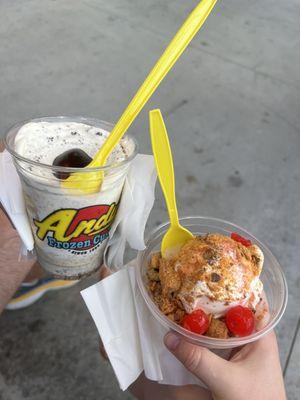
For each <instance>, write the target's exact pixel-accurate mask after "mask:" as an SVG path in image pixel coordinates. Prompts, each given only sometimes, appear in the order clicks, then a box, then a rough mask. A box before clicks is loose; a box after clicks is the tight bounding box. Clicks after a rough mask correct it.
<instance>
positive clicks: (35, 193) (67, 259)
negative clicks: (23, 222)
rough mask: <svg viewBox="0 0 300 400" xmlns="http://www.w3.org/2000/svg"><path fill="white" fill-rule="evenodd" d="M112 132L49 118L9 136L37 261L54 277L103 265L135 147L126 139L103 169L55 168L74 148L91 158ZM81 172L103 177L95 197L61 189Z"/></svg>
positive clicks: (83, 121) (77, 120)
mask: <svg viewBox="0 0 300 400" xmlns="http://www.w3.org/2000/svg"><path fill="white" fill-rule="evenodd" d="M111 130H112V125H111V124H109V123H106V122H103V121H100V120H97V119H88V118H83V117H45V118H39V119H34V120H30V121H26V122H23V123H21V124H18V125H15V126H14V127H12V128H11V129H10V130H9V131H8V133H7V134H6V137H5V143H6V148H7V150H8V151H9V152H10V153H11V155H12V156H13V160H14V164H15V166H16V169H17V171H18V174H19V177H20V180H21V183H22V188H23V193H24V198H25V205H26V210H27V214H28V218H29V221H30V225H31V229H32V233H33V236H34V242H35V250H36V254H37V258H38V261H39V263H40V264H41V266H42V267H43V268H44V269H45V270H46V271H48V272H49V273H51V274H52V275H54V276H56V277H59V278H63V279H79V278H81V277H83V276H86V275H89V274H91V273H92V272H94V271H96V270H97V269H98V268H99V267H100V265H101V263H102V259H103V253H104V250H105V247H106V244H107V241H108V239H109V229H110V227H111V225H112V223H113V221H114V218H115V216H116V214H117V210H118V204H119V201H120V197H121V194H122V189H123V185H124V181H125V178H126V174H127V172H128V170H129V167H130V163H131V161H132V159H133V158H134V157H135V155H136V154H137V144H136V142H135V140H134V139H133V138H132V137H130V136H125V137H124V138H123V139H122V140H121V141H120V144H118V145H117V147H116V149H114V151H113V152H112V155H111V156H110V158H109V159H108V163H107V165H105V166H104V167H99V168H74V167H67V166H59V165H55V166H54V165H53V164H52V161H53V158H55V157H56V156H59V155H60V154H61V153H64V152H65V151H71V150H72V149H74V148H76V149H77V150H78V149H79V151H80V150H83V151H85V152H86V153H87V154H88V155H89V156H90V157H91V158H92V157H93V156H94V155H95V154H96V152H97V151H98V149H99V148H100V147H101V144H102V143H104V141H105V139H106V137H107V136H108V134H109V132H110V131H111ZM56 142H57V143H56ZM72 151H73V150H72ZM79 170H80V172H81V173H82V175H81V176H83V177H87V178H88V177H89V174H90V173H91V172H96V171H101V172H102V173H103V177H104V178H103V182H102V185H101V189H100V190H99V191H98V192H97V193H88V194H87V193H84V192H80V191H79V190H78V189H69V188H68V189H65V188H63V187H62V185H61V181H62V179H66V178H67V177H68V176H69V175H70V174H71V173H76V172H78V171H79ZM95 175H96V174H94V176H95ZM96 176H97V175H96ZM83 180H84V178H83ZM82 184H83V185H84V182H83V183H82Z"/></svg>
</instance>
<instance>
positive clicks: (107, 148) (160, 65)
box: [90, 0, 217, 166]
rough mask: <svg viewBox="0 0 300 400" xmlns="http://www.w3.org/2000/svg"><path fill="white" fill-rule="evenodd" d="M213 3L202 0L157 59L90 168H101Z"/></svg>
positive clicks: (210, 0)
mask: <svg viewBox="0 0 300 400" xmlns="http://www.w3.org/2000/svg"><path fill="white" fill-rule="evenodd" d="M216 2H217V0H202V1H201V3H200V4H198V6H197V7H196V8H195V9H194V11H192V13H191V14H190V15H189V16H188V18H187V19H186V21H185V22H184V24H183V25H182V27H181V28H180V29H179V31H178V32H177V33H176V35H175V36H174V38H173V39H172V41H171V43H170V44H169V46H168V47H167V48H166V50H165V51H164V53H163V54H162V56H161V57H160V58H159V60H158V61H157V63H156V64H155V66H154V67H153V69H152V70H151V72H150V74H149V75H148V77H147V78H146V80H145V81H144V83H143V84H142V86H141V87H140V88H139V90H138V91H137V93H136V95H135V96H134V97H133V99H132V100H131V102H130V103H129V105H128V106H127V108H126V109H125V111H124V113H123V114H122V116H121V117H120V119H119V121H118V122H117V123H116V125H115V126H114V128H113V130H112V132H111V134H110V135H109V137H108V138H107V140H106V141H105V143H104V145H103V146H102V148H101V149H100V150H99V151H98V153H97V154H96V156H95V157H94V159H93V161H92V162H91V164H90V166H101V165H104V164H105V162H106V160H107V158H108V156H109V154H110V153H111V151H112V150H113V148H114V147H115V145H116V144H117V143H118V142H119V141H120V139H121V138H122V136H123V135H124V133H125V132H126V131H127V130H128V128H129V127H130V125H131V124H132V122H133V121H134V120H135V118H136V117H137V115H138V114H139V112H140V111H141V110H142V108H143V107H144V105H145V104H146V102H147V101H148V100H149V98H150V97H151V95H152V94H153V93H154V91H155V90H156V89H157V87H158V85H159V84H160V82H161V81H162V80H163V79H164V77H165V76H166V75H167V73H168V72H169V71H170V69H171V68H172V67H173V65H174V64H175V62H176V61H177V60H178V58H179V57H180V56H181V54H182V53H183V51H184V50H185V49H186V47H187V46H188V45H189V43H190V42H191V40H192V39H193V37H194V36H195V35H196V33H197V32H198V31H199V29H200V28H201V26H202V25H203V24H204V22H205V20H206V18H207V17H208V16H209V14H210V12H211V11H212V9H213V7H214V5H215V4H216Z"/></svg>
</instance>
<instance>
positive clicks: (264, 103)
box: [0, 0, 300, 400]
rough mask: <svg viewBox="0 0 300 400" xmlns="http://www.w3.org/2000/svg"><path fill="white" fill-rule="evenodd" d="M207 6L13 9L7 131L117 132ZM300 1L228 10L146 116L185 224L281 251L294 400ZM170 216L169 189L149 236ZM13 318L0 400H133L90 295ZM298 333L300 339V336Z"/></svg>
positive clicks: (189, 2)
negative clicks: (163, 138)
mask: <svg viewBox="0 0 300 400" xmlns="http://www.w3.org/2000/svg"><path fill="white" fill-rule="evenodd" d="M196 3H197V1H196V0H186V1H184V2H183V1H180V0H176V1H175V0H174V1H170V0H163V1H159V0H148V1H141V0H110V1H105V0H82V1H78V0H76V1H74V0H60V1H55V0H53V1H50V0H43V1H38V0H27V1H26V2H25V1H21V0H14V1H10V0H2V1H1V2H0V44H1V45H0V132H1V135H2V134H3V133H4V132H5V130H6V129H7V128H8V127H9V126H10V125H12V124H13V123H15V122H17V121H20V120H23V119H26V118H30V117H34V116H40V115H62V114H66V115H68V114H73V115H74V114H81V115H88V116H96V117H100V118H102V119H104V120H108V121H116V119H117V118H118V116H119V115H120V113H121V112H122V109H123V107H124V106H125V105H126V104H127V102H128V99H129V98H130V97H131V96H132V95H133V94H134V92H135V90H136V88H137V87H138V85H139V84H140V83H141V82H142V80H143V79H144V77H145V76H146V74H147V73H148V71H149V69H150V68H151V66H152V65H153V63H154V61H155V60H156V59H157V57H158V56H159V55H160V54H161V52H162V50H163V49H164V47H165V45H166V44H167V42H168V41H169V39H170V38H171V37H172V35H173V34H174V33H175V31H176V29H177V28H178V27H179V26H180V24H181V22H182V21H183V19H184V18H185V16H186V15H187V14H188V12H189V11H190V10H191V9H192V8H193V6H195V5H196ZM299 65H300V3H299V1H298V0H289V1H288V2H280V3H278V2H276V1H275V0H265V1H264V2H261V1H258V0H252V1H248V0H240V1H234V0H226V1H220V4H219V5H218V6H217V7H216V10H215V11H214V13H213V14H212V16H211V17H210V18H209V19H208V21H207V23H206V25H205V27H204V28H203V30H202V31H201V33H200V34H199V35H198V36H197V38H196V39H195V40H194V41H193V43H192V46H191V47H190V48H189V49H188V51H187V52H186V53H185V54H184V55H183V57H182V58H181V60H180V61H179V62H178V64H177V65H176V67H175V68H174V70H173V71H172V72H171V73H170V75H169V76H168V77H167V79H166V80H165V81H164V82H163V84H162V85H161V87H160V88H159V90H158V91H157V93H156V94H155V95H154V97H153V98H152V100H151V102H150V103H149V104H148V105H147V107H146V108H145V110H144V111H143V113H142V114H141V116H140V117H139V118H138V120H137V121H136V122H135V123H134V125H133V127H132V129H131V131H132V132H133V133H134V134H135V135H136V137H137V138H138V140H139V143H140V148H141V151H142V152H150V143H149V138H148V121H147V111H148V110H149V109H150V108H151V107H160V108H161V109H162V111H163V113H164V115H165V116H166V123H167V127H168V131H169V133H170V136H171V141H172V148H173V151H174V157H175V168H176V176H177V195H178V203H179V208H180V214H181V215H188V214H202V215H210V216H215V217H220V218H224V219H227V220H231V221H233V222H235V223H237V224H239V225H241V226H243V227H245V228H246V229H247V230H249V231H250V232H252V233H253V234H254V235H256V236H257V237H258V238H259V239H261V240H262V241H263V242H265V243H266V244H267V245H269V246H270V248H271V249H272V250H273V251H274V253H275V255H276V256H277V257H278V259H279V261H280V262H281V264H282V267H283V269H284V271H285V274H286V277H287V280H288V284H289V292H290V294H289V304H288V308H287V311H286V314H285V316H284V318H283V320H282V321H281V323H280V324H279V326H278V329H277V333H278V338H279V345H280V354H281V360H282V365H283V368H284V371H285V381H286V386H287V391H288V395H289V397H288V398H289V400H297V399H299V398H300V386H299V375H300V361H299V360H300V332H299V318H300V311H299V304H300V302H299V300H300V295H299V286H300V272H299V271H300V268H299V259H300V235H299V232H300V205H299V199H300V157H299V153H300V76H299ZM166 218H167V216H166V212H165V207H164V203H163V201H162V196H161V192H160V190H158V191H157V200H156V204H155V208H154V210H153V212H152V217H151V220H150V221H149V229H150V228H152V227H154V226H155V225H156V224H158V223H160V222H161V221H163V220H166ZM87 285H88V282H82V283H81V284H80V285H78V286H76V287H74V288H72V289H70V290H66V291H61V292H57V293H49V294H48V295H46V296H45V297H44V298H43V299H42V300H41V301H39V302H38V303H36V304H35V305H34V306H32V307H30V308H28V309H26V310H24V311H17V312H5V313H4V314H3V315H2V316H1V318H0V399H1V400H2V399H3V400H23V399H29V400H48V399H49V400H52V399H55V400H71V399H72V400H73V399H76V400H81V399H82V400H87V399H99V400H109V399H130V398H131V397H130V395H129V394H127V393H121V392H120V391H119V390H118V385H117V382H116V380H115V378H114V375H113V373H112V371H111V368H110V366H109V365H107V364H106V363H105V362H103V361H102V360H101V359H100V357H99V355H98V337H97V332H96V329H95V327H94V325H93V323H92V321H91V318H90V316H89V314H88V313H87V311H86V309H85V306H84V304H83V302H82V300H81V298H80V295H79V289H80V287H79V286H81V287H86V286H87ZM297 326H298V330H297Z"/></svg>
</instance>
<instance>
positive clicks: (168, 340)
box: [165, 333, 180, 351]
mask: <svg viewBox="0 0 300 400" xmlns="http://www.w3.org/2000/svg"><path fill="white" fill-rule="evenodd" d="M179 343H180V339H179V337H178V336H177V335H175V334H174V333H167V335H166V336H165V345H166V346H167V347H168V349H169V350H171V351H174V350H175V349H176V348H177V347H178V345H179Z"/></svg>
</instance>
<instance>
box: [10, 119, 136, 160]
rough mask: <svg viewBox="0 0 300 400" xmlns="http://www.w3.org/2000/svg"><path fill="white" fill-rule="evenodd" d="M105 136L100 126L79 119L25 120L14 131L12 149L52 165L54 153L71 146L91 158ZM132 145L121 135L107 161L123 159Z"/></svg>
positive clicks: (68, 148)
mask: <svg viewBox="0 0 300 400" xmlns="http://www.w3.org/2000/svg"><path fill="white" fill-rule="evenodd" d="M108 136H109V132H108V131H106V130H104V129H101V128H99V127H96V126H91V125H87V124H83V123H79V122H66V121H63V122H46V121H40V122H29V123H27V124H25V125H23V126H22V127H21V128H20V130H19V131H18V134H17V136H16V138H15V151H16V152H17V153H18V154H19V155H21V156H23V157H25V158H27V159H29V160H32V161H36V162H38V163H42V164H47V165H52V163H53V161H54V159H55V158H56V157H57V156H58V155H60V154H62V153H63V152H65V151H67V150H71V149H74V148H80V149H81V150H83V151H85V152H86V153H87V154H88V155H89V156H90V157H92V158H93V157H94V156H95V154H96V153H97V151H98V150H99V149H100V148H101V147H102V146H103V144H104V142H105V140H106V138H107V137H108ZM133 146H134V144H133V142H132V141H131V140H130V139H128V138H127V137H126V136H125V137H124V138H123V139H121V141H120V142H119V143H118V144H117V145H116V147H115V148H114V149H113V151H112V153H111V154H110V156H109V157H108V160H107V164H113V163H119V162H121V161H123V160H125V159H126V158H127V157H128V156H129V155H131V154H132V152H133Z"/></svg>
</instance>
